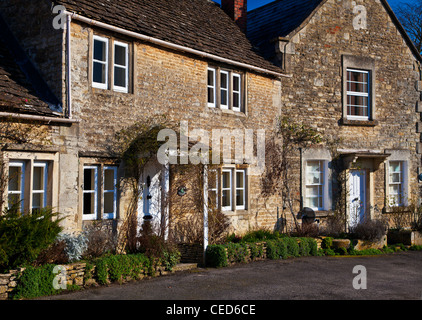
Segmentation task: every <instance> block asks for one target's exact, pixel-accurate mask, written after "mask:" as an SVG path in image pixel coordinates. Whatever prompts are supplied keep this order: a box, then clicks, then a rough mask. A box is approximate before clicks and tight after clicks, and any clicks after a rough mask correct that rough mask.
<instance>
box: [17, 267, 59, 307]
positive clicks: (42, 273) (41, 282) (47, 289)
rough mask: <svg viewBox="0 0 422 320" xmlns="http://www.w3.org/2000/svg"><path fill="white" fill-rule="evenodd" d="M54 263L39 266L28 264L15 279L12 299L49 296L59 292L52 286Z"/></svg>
mask: <svg viewBox="0 0 422 320" xmlns="http://www.w3.org/2000/svg"><path fill="white" fill-rule="evenodd" d="M54 267H55V266H54V265H51V264H46V265H43V266H40V267H33V266H28V267H27V268H26V269H25V270H24V271H23V272H22V274H21V275H20V276H19V277H18V279H17V285H16V288H15V290H14V292H13V293H12V296H13V299H32V298H37V297H41V296H49V295H53V294H56V293H58V292H60V291H61V290H56V289H54V287H53V280H54V278H55V276H56V274H54V273H53V269H54Z"/></svg>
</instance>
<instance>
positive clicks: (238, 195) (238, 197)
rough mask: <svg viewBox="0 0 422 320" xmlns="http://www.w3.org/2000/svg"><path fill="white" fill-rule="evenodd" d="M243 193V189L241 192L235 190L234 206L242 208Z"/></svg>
mask: <svg viewBox="0 0 422 320" xmlns="http://www.w3.org/2000/svg"><path fill="white" fill-rule="evenodd" d="M244 193H245V191H244V190H243V189H241V190H236V206H244V205H245V203H244V200H243V198H244Z"/></svg>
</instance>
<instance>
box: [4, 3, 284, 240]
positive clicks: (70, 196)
mask: <svg viewBox="0 0 422 320" xmlns="http://www.w3.org/2000/svg"><path fill="white" fill-rule="evenodd" d="M223 4H224V5H225V10H226V11H225V10H222V9H221V8H220V6H219V5H218V4H216V3H214V2H212V1H207V0H170V1H169V0H155V1H147V0H145V1H144V0H136V1H134V0H125V1H117V0H116V1H114V0H113V1H74V0H72V1H70V0H69V1H67V0H65V1H48V0H35V1H30V2H28V1H24V0H22V1H16V0H13V1H9V0H6V1H2V2H1V4H0V14H1V16H2V17H3V19H4V21H5V24H6V25H7V26H8V28H9V30H11V31H10V34H9V38H10V39H13V41H14V42H16V44H17V46H16V47H18V48H19V50H20V51H21V53H22V55H24V56H25V57H26V60H27V61H28V64H29V65H31V66H32V68H33V69H34V70H37V71H38V73H39V75H40V78H41V79H43V81H44V82H45V87H46V88H48V89H49V91H50V92H51V95H52V96H53V97H54V98H55V100H57V103H56V104H55V105H54V104H52V103H50V104H48V106H49V107H48V108H47V107H46V108H45V109H46V110H47V111H48V112H49V114H48V116H46V117H44V118H42V117H37V118H36V119H32V120H34V121H36V122H37V124H40V125H42V126H45V127H46V128H48V130H49V132H50V137H49V138H50V141H51V143H50V144H49V145H48V147H45V146H39V145H38V146H28V145H25V144H21V145H19V146H17V147H16V148H18V149H19V150H15V149H13V148H10V147H9V146H6V147H5V148H4V150H3V157H4V159H5V161H6V164H7V170H8V172H9V174H13V179H14V180H12V182H13V183H14V182H18V181H19V183H14V185H15V187H14V189H17V190H14V189H13V188H12V187H11V185H12V184H9V187H8V188H6V190H5V196H4V197H5V202H6V204H5V205H7V202H11V201H18V200H19V201H22V208H23V209H25V211H28V210H32V209H36V208H38V207H43V206H53V207H54V208H55V209H56V210H57V211H58V212H60V213H61V214H62V215H63V216H65V217H66V219H65V220H64V221H63V226H64V228H65V232H73V231H80V230H82V229H83V228H84V227H85V226H87V225H89V224H92V222H93V221H102V222H105V223H108V224H110V225H112V226H114V227H117V228H119V227H121V226H122V225H123V224H124V222H125V220H126V219H127V213H128V210H130V208H132V209H133V200H134V199H133V195H134V194H136V195H137V199H135V202H136V204H135V207H136V208H135V209H136V214H137V217H138V221H139V223H142V221H143V219H144V218H145V219H149V220H151V219H152V221H153V222H157V223H164V225H165V229H166V233H167V234H168V231H169V230H170V231H171V230H172V229H174V228H175V226H174V225H172V223H173V222H172V219H171V218H172V216H176V215H178V216H180V215H183V214H184V213H190V214H191V217H192V221H193V219H194V218H196V220H198V221H199V222H198V223H199V227H200V229H201V230H200V231H201V232H202V229H203V227H204V223H203V216H204V215H205V216H206V215H207V214H208V211H209V208H208V207H209V206H208V200H206V201H202V202H203V203H202V204H200V205H196V206H191V203H192V202H193V201H194V200H195V195H196V194H198V193H199V194H200V195H203V197H204V199H207V198H208V199H212V200H213V201H212V202H213V203H214V204H215V206H216V207H217V209H218V210H220V211H221V212H223V214H224V216H225V217H227V218H228V221H229V222H230V224H231V226H232V228H233V229H234V230H236V231H237V232H242V231H246V230H248V229H250V228H256V227H257V226H259V227H268V228H273V227H274V225H275V223H276V220H277V206H278V205H279V203H280V202H281V201H280V199H279V198H278V197H277V196H269V197H265V198H264V197H261V196H260V194H261V192H260V183H259V175H256V174H252V173H253V172H252V171H253V168H251V166H250V165H249V161H248V159H249V158H250V157H252V158H253V157H254V156H256V155H257V150H255V151H252V152H251V153H250V154H249V158H248V159H247V158H246V157H241V159H240V160H239V159H238V158H236V159H235V158H234V157H231V153H229V154H228V156H225V154H223V156H225V158H224V159H222V160H223V161H224V162H221V163H220V164H217V166H216V167H214V169H212V171H211V169H207V168H208V167H205V170H202V171H200V176H199V178H198V179H196V178H193V179H190V180H188V181H185V180H186V179H185V180H183V179H182V178H183V177H182V178H180V176H183V172H182V173H180V174H179V171H181V170H179V169H180V168H179V167H178V165H177V164H176V165H175V164H173V163H170V164H168V163H167V164H166V163H164V164H163V163H161V162H160V161H158V160H159V159H157V157H153V159H151V160H150V161H149V162H148V164H147V165H146V166H145V167H143V172H141V174H140V176H139V177H138V178H139V181H138V186H139V190H135V191H134V190H133V189H131V187H129V186H128V185H129V184H128V183H126V182H127V166H126V163H125V161H124V160H123V159H122V157H121V155H120V154H119V152H117V149H116V148H115V144H116V135H117V134H118V133H121V132H122V130H126V129H128V128H132V127H133V126H134V125H136V124H137V123H139V122H142V121H154V119H160V118H161V117H165V118H166V120H168V121H171V122H172V123H176V124H177V127H178V128H179V129H180V130H179V131H181V133H182V134H183V135H181V134H179V135H178V139H180V145H182V144H183V143H184V142H185V141H184V140H183V139H186V143H187V145H190V146H192V144H193V141H198V140H199V139H198V137H197V136H195V133H194V132H195V130H196V131H197V130H202V132H205V134H209V140H208V142H207V140H203V139H201V143H203V144H205V145H209V144H211V143H210V141H211V137H214V135H213V133H214V132H213V130H216V131H217V132H218V134H220V136H219V137H221V138H223V139H222V140H223V141H222V143H221V145H222V146H223V145H224V144H225V145H224V148H227V147H230V146H231V145H232V144H233V146H236V145H235V140H236V141H237V139H238V138H239V137H241V138H242V139H241V143H240V146H241V151H243V144H245V145H246V140H247V137H249V136H250V137H252V139H253V140H254V141H256V140H257V139H258V138H259V137H260V136H262V133H264V134H265V132H267V131H268V132H270V131H271V130H273V128H274V123H275V121H276V119H277V117H278V116H280V114H281V78H284V77H287V76H288V75H286V74H285V73H284V72H283V70H282V69H281V68H280V67H279V66H277V65H275V64H273V63H272V62H270V61H268V60H266V59H264V58H263V57H262V56H261V55H259V54H258V53H257V52H256V51H255V49H254V48H253V46H252V45H251V44H250V42H249V41H248V39H247V38H246V35H245V33H244V32H243V31H242V28H243V30H244V27H245V26H244V23H243V25H242V21H244V20H242V17H244V13H245V12H242V11H240V12H239V10H235V6H236V4H234V3H231V2H230V1H223ZM245 9H246V7H245ZM230 10H231V12H232V17H230V16H229V15H228V14H227V13H226V12H230ZM23 16H25V17H27V18H26V19H21V17H23ZM239 17H240V18H239ZM235 21H238V23H236V22H235ZM5 41H8V40H5ZM10 41H12V40H10ZM6 47H7V48H8V49H9V52H10V54H11V55H12V56H14V55H15V51H16V50H18V49H16V48H14V47H12V46H9V45H8V43H6ZM2 49H3V50H4V49H5V48H2ZM0 63H3V61H0ZM13 112H14V116H17V114H21V112H20V110H14V111H13ZM50 113H51V114H50ZM130 130H131V129H129V132H130ZM236 130H237V131H236ZM188 132H190V133H191V134H188ZM226 138H229V140H228V141H229V142H228V143H224V139H226ZM231 138H233V139H231ZM264 138H265V137H264ZM182 140H183V141H182ZM218 141H220V138H218ZM178 142H179V141H178ZM252 144H253V143H252ZM180 148H182V147H180ZM236 148H237V149H239V145H237V147H236ZM245 148H246V146H245ZM256 148H257V146H256V143H255V144H253V145H252V149H251V150H254V149H256ZM222 149H223V148H222ZM233 150H234V148H233ZM188 151H189V150H188ZM216 151H217V149H216V148H215V146H214V148H213V155H214V154H217V152H216ZM245 153H246V152H245ZM141 156H142V155H140V157H141ZM242 156H243V154H242ZM219 159H221V158H219ZM179 163H180V161H179ZM41 165H42V170H41V169H38V166H41ZM181 180H183V181H181ZM39 181H42V182H43V183H38V184H37V186H38V187H34V186H35V182H39ZM136 191H138V192H139V194H137V192H136ZM38 194H41V195H42V196H41V198H42V199H43V201H41V202H40V201H39V200H37V201H35V199H36V198H37V195H38ZM37 199H38V198H37ZM165 199H166V200H165ZM131 206H132V207H131ZM194 215H196V216H195V217H194ZM201 219H202V220H201ZM192 224H193V222H192ZM206 227H207V225H205V228H206ZM191 228H193V226H192V227H191ZM188 229H189V226H188ZM182 238H183V237H182ZM206 240H207V239H206Z"/></svg>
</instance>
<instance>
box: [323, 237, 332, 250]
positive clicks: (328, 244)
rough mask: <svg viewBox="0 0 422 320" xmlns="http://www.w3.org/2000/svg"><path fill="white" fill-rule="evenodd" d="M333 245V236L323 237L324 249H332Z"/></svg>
mask: <svg viewBox="0 0 422 320" xmlns="http://www.w3.org/2000/svg"><path fill="white" fill-rule="evenodd" d="M332 245H333V238H331V237H326V238H324V239H322V243H321V248H322V249H331V247H332Z"/></svg>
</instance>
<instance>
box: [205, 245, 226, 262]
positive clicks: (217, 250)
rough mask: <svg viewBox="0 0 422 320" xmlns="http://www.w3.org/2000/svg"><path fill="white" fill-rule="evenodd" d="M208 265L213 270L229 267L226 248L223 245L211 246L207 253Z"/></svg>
mask: <svg viewBox="0 0 422 320" xmlns="http://www.w3.org/2000/svg"><path fill="white" fill-rule="evenodd" d="M205 260H206V265H207V266H209V267H212V268H220V267H225V266H227V252H226V248H225V247H224V246H223V245H221V244H214V245H209V246H208V247H207V249H206V251H205Z"/></svg>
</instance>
